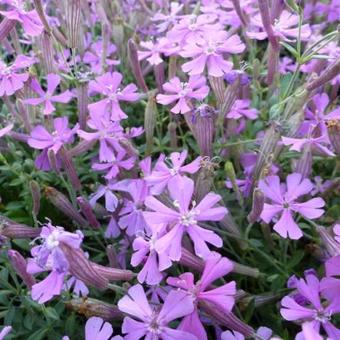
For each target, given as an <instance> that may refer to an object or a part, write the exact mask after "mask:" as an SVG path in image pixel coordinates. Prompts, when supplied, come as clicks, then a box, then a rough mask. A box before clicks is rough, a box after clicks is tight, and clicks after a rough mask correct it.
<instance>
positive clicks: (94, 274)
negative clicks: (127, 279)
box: [60, 243, 109, 290]
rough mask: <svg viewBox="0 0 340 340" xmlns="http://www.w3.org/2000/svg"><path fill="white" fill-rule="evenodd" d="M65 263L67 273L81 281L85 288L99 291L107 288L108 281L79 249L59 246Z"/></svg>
mask: <svg viewBox="0 0 340 340" xmlns="http://www.w3.org/2000/svg"><path fill="white" fill-rule="evenodd" d="M60 248H61V249H62V251H63V253H64V255H65V257H66V259H67V262H68V264H69V272H70V273H71V274H72V275H73V276H75V277H76V278H77V279H78V280H81V281H83V282H84V283H85V284H86V285H87V286H91V287H95V288H97V289H100V290H104V289H106V288H107V285H108V283H109V281H108V279H107V278H105V277H104V276H103V275H101V274H100V273H99V272H98V271H97V270H96V269H95V268H94V266H93V263H91V262H90V261H89V260H88V259H87V258H86V256H85V254H84V252H83V251H82V250H81V249H75V248H72V247H70V246H68V245H67V244H65V243H61V244H60Z"/></svg>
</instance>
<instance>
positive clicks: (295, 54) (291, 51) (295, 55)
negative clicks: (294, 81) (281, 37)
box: [280, 41, 299, 58]
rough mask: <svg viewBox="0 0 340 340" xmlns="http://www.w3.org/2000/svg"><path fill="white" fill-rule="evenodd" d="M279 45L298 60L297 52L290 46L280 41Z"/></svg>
mask: <svg viewBox="0 0 340 340" xmlns="http://www.w3.org/2000/svg"><path fill="white" fill-rule="evenodd" d="M280 44H281V45H282V46H283V47H285V48H286V49H287V50H288V51H289V52H290V53H291V54H292V55H293V56H294V57H295V58H298V56H299V55H298V52H297V50H296V49H295V48H294V47H293V46H290V45H289V44H287V43H285V42H284V41H280Z"/></svg>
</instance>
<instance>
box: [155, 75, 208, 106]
mask: <svg viewBox="0 0 340 340" xmlns="http://www.w3.org/2000/svg"><path fill="white" fill-rule="evenodd" d="M163 89H164V91H166V92H169V93H171V94H161V93H160V94H158V95H157V97H156V99H157V102H158V103H160V104H162V105H169V104H171V103H173V102H174V101H177V104H176V105H175V106H174V107H173V108H172V109H171V112H173V113H187V112H189V111H191V110H192V107H190V106H191V103H190V99H191V98H193V99H196V100H203V99H204V98H205V97H206V96H207V95H208V93H209V87H208V86H206V79H205V77H202V76H191V77H190V78H189V81H188V82H187V83H185V82H181V81H180V79H179V78H178V77H175V78H172V79H171V80H170V81H169V82H168V83H165V84H164V85H163Z"/></svg>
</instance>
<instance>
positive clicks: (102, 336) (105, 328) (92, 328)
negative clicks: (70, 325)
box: [85, 316, 123, 340]
mask: <svg viewBox="0 0 340 340" xmlns="http://www.w3.org/2000/svg"><path fill="white" fill-rule="evenodd" d="M112 333H113V329H112V326H111V324H110V323H109V322H105V321H104V320H103V319H102V318H99V317H98V316H92V317H91V318H89V319H88V320H87V321H86V324H85V340H123V338H122V337H121V336H119V335H117V336H114V337H112V338H111V335H112Z"/></svg>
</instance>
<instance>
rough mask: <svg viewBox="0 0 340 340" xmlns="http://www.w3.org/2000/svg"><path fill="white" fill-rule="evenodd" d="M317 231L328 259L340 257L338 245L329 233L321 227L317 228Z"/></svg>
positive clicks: (339, 245)
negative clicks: (328, 256)
mask: <svg viewBox="0 0 340 340" xmlns="http://www.w3.org/2000/svg"><path fill="white" fill-rule="evenodd" d="M317 231H318V233H319V234H320V237H321V241H322V244H323V245H324V246H325V248H326V250H327V252H328V254H329V255H330V257H333V256H338V255H340V244H339V243H338V242H337V241H336V240H335V239H334V237H333V235H332V234H331V232H330V231H329V230H328V229H327V228H325V227H322V226H318V227H317Z"/></svg>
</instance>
